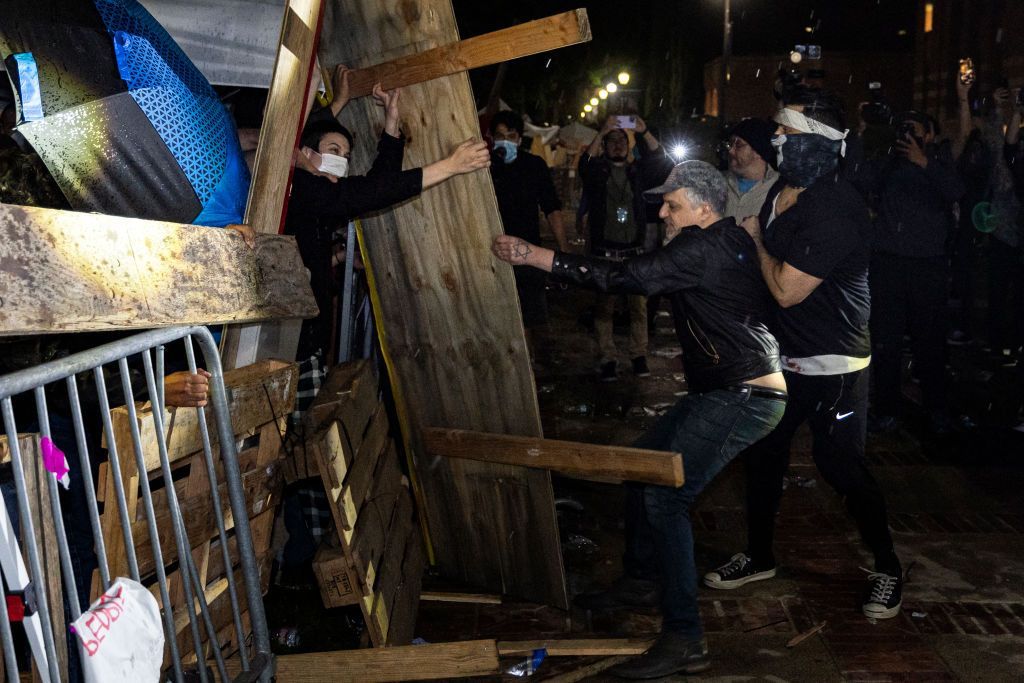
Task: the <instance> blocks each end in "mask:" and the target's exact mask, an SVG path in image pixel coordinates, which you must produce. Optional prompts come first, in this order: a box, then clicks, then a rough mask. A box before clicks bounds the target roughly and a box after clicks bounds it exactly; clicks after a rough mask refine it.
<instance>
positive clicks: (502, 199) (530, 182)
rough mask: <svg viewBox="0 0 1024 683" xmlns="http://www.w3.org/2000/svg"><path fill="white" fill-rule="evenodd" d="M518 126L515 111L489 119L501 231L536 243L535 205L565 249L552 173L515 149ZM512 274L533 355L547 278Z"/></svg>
mask: <svg viewBox="0 0 1024 683" xmlns="http://www.w3.org/2000/svg"><path fill="white" fill-rule="evenodd" d="M523 128H524V127H523V118H522V116H520V115H519V114H517V113H516V112H514V111H501V112H498V113H497V114H495V115H494V118H492V119H491V125H490V131H491V138H492V139H493V140H494V155H493V156H494V162H493V163H492V164H491V179H492V180H493V181H494V194H495V195H496V196H497V198H498V211H499V213H500V214H501V222H502V225H504V227H505V234H506V235H513V236H514V237H521V238H522V239H524V240H526V241H527V242H530V243H532V244H540V214H539V213H538V209H540V211H541V212H543V213H544V216H545V217H547V219H548V225H549V226H551V232H552V233H554V235H555V241H556V242H557V243H558V248H559V249H561V250H562V251H568V250H569V242H568V240H567V239H566V237H565V225H564V223H563V222H562V202H561V201H560V200H559V199H558V193H557V192H556V191H555V183H554V181H552V180H551V171H550V170H549V169H548V165H547V164H546V163H544V160H543V159H541V158H540V157H538V156H536V155H534V154H530V153H529V152H527V151H525V150H522V149H520V148H519V145H520V143H521V142H522V140H523ZM513 273H514V275H515V278H516V291H517V292H518V294H519V309H520V310H521V311H522V313H523V326H524V327H525V328H526V337H527V341H528V343H529V345H530V355H531V356H533V357H534V358H536V351H537V349H536V348H535V344H536V343H537V340H536V339H534V337H535V335H536V332H537V331H538V328H540V327H541V326H543V325H544V324H545V323H547V319H548V307H547V301H546V299H545V293H544V285H545V282H546V278H545V276H544V273H542V272H540V271H538V270H535V269H533V268H525V267H522V266H516V267H515V268H514V269H513Z"/></svg>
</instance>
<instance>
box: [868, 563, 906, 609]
mask: <svg viewBox="0 0 1024 683" xmlns="http://www.w3.org/2000/svg"><path fill="white" fill-rule="evenodd" d="M902 604H903V578H902V577H899V576H893V575H891V574H883V573H882V572H871V573H870V574H868V590H867V597H865V598H864V605H863V607H862V609H863V611H864V616H866V617H871V618H872V619H892V618H893V617H894V616H896V615H897V614H899V613H900V605H902Z"/></svg>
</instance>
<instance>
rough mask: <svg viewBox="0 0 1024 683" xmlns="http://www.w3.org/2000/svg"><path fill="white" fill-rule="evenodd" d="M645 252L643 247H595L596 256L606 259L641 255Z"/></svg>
mask: <svg viewBox="0 0 1024 683" xmlns="http://www.w3.org/2000/svg"><path fill="white" fill-rule="evenodd" d="M642 253H644V248H643V247H631V248H629V249H595V250H594V256H597V257H598V258H606V259H624V258H629V257H631V256H639V255H640V254H642Z"/></svg>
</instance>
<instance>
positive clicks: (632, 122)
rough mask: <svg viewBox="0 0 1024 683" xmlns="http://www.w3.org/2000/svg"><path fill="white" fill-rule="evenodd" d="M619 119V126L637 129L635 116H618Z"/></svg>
mask: <svg viewBox="0 0 1024 683" xmlns="http://www.w3.org/2000/svg"><path fill="white" fill-rule="evenodd" d="M615 118H616V119H618V121H619V128H624V129H625V128H629V129H630V130H635V129H636V117H635V116H616V117H615Z"/></svg>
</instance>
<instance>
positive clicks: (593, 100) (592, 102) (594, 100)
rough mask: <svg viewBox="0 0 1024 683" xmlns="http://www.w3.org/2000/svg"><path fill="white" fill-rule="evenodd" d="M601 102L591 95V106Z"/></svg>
mask: <svg viewBox="0 0 1024 683" xmlns="http://www.w3.org/2000/svg"><path fill="white" fill-rule="evenodd" d="M599 104H601V100H599V99H597V98H596V97H591V98H590V106H591V107H596V106H597V105H599Z"/></svg>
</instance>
